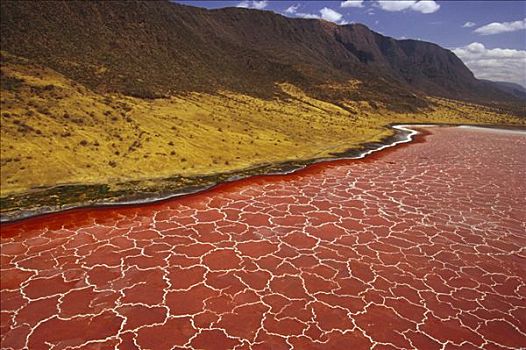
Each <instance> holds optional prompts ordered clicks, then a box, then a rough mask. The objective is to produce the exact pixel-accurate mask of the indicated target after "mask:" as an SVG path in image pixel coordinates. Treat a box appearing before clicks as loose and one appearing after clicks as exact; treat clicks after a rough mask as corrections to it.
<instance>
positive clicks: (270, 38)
mask: <svg viewBox="0 0 526 350" xmlns="http://www.w3.org/2000/svg"><path fill="white" fill-rule="evenodd" d="M58 13H60V14H61V15H60V16H57V15H56V14H58ZM28 23H30V24H31V25H28ZM1 31H2V39H1V45H2V49H3V50H6V51H8V52H10V53H12V54H15V55H18V56H22V57H26V58H29V59H31V60H32V61H34V62H35V63H38V64H42V65H45V66H47V67H50V68H52V69H54V70H56V71H57V72H59V73H61V74H64V75H65V76H66V77H68V78H70V79H72V80H75V81H78V82H80V83H82V84H84V85H86V86H87V87H89V88H91V89H95V90H97V91H99V92H120V93H124V94H128V95H133V96H137V97H156V96H157V97H160V96H167V95H170V94H174V93H181V92H188V91H192V92H215V91H217V90H218V89H227V90H230V91H235V92H239V93H245V94H251V95H257V96H260V97H267V98H268V97H272V96H273V94H275V93H277V92H279V89H277V88H276V85H275V84H276V83H280V82H289V83H293V84H296V85H299V86H301V87H303V88H305V89H308V90H310V91H311V92H312V93H313V94H315V95H320V96H323V97H324V98H331V99H338V98H340V97H341V96H334V95H331V94H328V93H327V91H325V90H324V89H322V88H321V87H320V84H323V83H326V82H327V81H330V82H338V83H345V82H346V81H348V80H349V79H359V80H361V81H362V82H363V86H362V89H361V91H360V92H359V96H356V93H354V95H353V94H351V93H350V91H346V92H345V97H346V98H351V99H352V98H356V97H360V98H362V99H368V100H374V101H386V102H387V101H388V102H389V103H390V104H391V105H392V106H393V108H402V109H403V108H405V109H408V108H409V109H411V107H412V106H414V105H415V100H414V99H413V98H411V97H412V96H413V94H414V93H417V94H419V93H425V94H427V95H434V96H442V97H448V98H456V99H470V100H487V99H489V100H495V99H497V100H499V99H500V100H502V99H513V96H510V95H507V94H505V93H504V92H502V91H500V90H498V89H495V88H493V87H491V86H489V85H487V84H485V83H483V82H480V81H478V80H477V79H475V78H474V76H473V74H472V73H471V72H470V71H469V69H468V68H467V67H466V66H465V65H464V64H463V63H462V62H461V61H460V59H458V58H457V57H456V56H455V55H454V54H453V53H452V52H450V51H449V50H445V49H443V48H441V47H439V46H437V45H435V44H432V43H427V42H422V41H416V40H395V39H393V38H389V37H385V36H383V35H380V34H378V33H375V32H373V31H371V30H369V29H368V28H367V27H365V26H363V25H360V24H351V25H344V26H338V25H336V24H333V23H330V22H325V21H320V20H315V19H291V18H287V17H283V16H281V15H278V14H275V13H272V12H269V11H255V10H248V9H240V8H226V9H219V10H206V9H201V8H196V7H190V6H183V5H179V4H174V3H170V2H168V1H151V2H146V1H145V2H119V1H107V2H91V1H60V2H59V1H51V2H31V1H27V2H25V1H24V2H21V1H2V3H1ZM419 102H421V103H423V102H422V101H421V100H420V99H419Z"/></svg>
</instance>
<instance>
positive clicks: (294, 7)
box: [285, 4, 300, 14]
mask: <svg viewBox="0 0 526 350" xmlns="http://www.w3.org/2000/svg"><path fill="white" fill-rule="evenodd" d="M299 8H300V5H299V4H296V5H290V6H289V7H287V9H286V10H285V13H289V14H294V13H296V11H298V9H299Z"/></svg>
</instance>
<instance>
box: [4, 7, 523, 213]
mask: <svg viewBox="0 0 526 350" xmlns="http://www.w3.org/2000/svg"><path fill="white" fill-rule="evenodd" d="M0 9H1V45H2V53H1V57H0V59H1V119H0V120H1V130H0V132H1V135H0V136H1V154H0V165H1V170H2V171H1V195H0V197H1V198H0V206H1V211H2V217H4V216H5V215H9V216H10V217H12V216H13V215H14V217H16V216H17V215H18V214H17V213H18V212H19V211H20V210H21V209H22V210H28V209H31V208H33V209H35V208H36V209H35V210H48V209H49V208H55V209H56V208H58V207H61V206H63V205H70V206H71V205H81V204H86V203H100V202H104V201H108V200H109V201H112V200H116V201H126V200H127V199H129V198H130V197H133V196H135V195H137V196H139V197H141V198H143V197H148V196H150V197H155V196H158V195H160V194H161V193H162V194H163V195H165V194H170V193H174V192H177V191H183V190H185V189H188V188H191V187H195V186H204V185H210V184H213V183H215V182H217V181H221V180H224V179H225V178H227V177H230V176H233V175H235V174H243V175H247V174H253V173H261V172H266V171H268V170H269V169H271V168H273V167H274V165H275V164H290V163H291V162H292V163H294V164H296V165H297V164H304V163H308V162H309V161H310V160H313V159H318V158H324V157H334V156H335V154H337V153H341V152H345V151H346V150H348V149H351V148H353V149H357V148H361V147H363V146H364V145H365V144H367V143H369V142H381V141H383V140H385V139H386V138H388V137H390V136H392V135H393V130H392V129H390V128H389V127H388V126H389V125H390V124H392V123H424V122H425V123H468V124H492V125H493V124H499V125H512V126H524V125H525V119H524V118H521V117H518V116H517V115H516V114H513V113H510V110H511V108H512V107H513V106H517V104H515V102H514V101H513V97H512V96H510V95H507V94H506V93H505V92H504V91H500V90H499V91H500V92H495V91H493V90H491V89H492V88H491V86H490V84H488V83H487V82H482V81H478V80H476V79H475V78H474V77H473V74H472V73H471V72H470V71H469V70H468V69H467V68H466V67H465V66H464V65H463V63H462V62H461V61H460V60H459V59H458V58H457V57H456V56H455V55H454V54H453V53H451V52H450V51H448V50H445V49H442V48H440V47H439V46H437V45H434V44H430V43H424V42H418V41H412V40H402V41H397V40H394V39H392V38H388V37H385V36H382V35H380V34H377V33H374V32H372V31H370V30H369V29H367V28H366V27H365V26H362V25H346V26H336V25H334V24H332V23H328V22H325V21H320V20H303V19H289V18H285V17H283V16H280V15H276V14H274V13H270V12H266V11H255V10H246V9H233V8H231V9H222V10H214V11H210V10H204V9H199V8H194V7H188V6H181V5H177V4H172V3H169V2H164V1H161V2H126V3H124V2H118V1H111V2H76V1H75V2H66V1H64V2H9V1H2V2H0ZM57 13H60V14H61V15H60V16H57V15H56V14H57ZM488 86H490V88H488ZM485 96H486V97H485ZM453 98H455V99H453ZM480 98H485V101H486V102H492V101H493V102H492V104H490V105H485V106H481V105H479V104H476V103H474V102H473V100H477V99H480ZM459 99H464V100H471V102H467V101H459ZM497 103H498V104H497ZM519 106H520V105H519ZM520 108H521V107H518V109H517V110H519V111H520ZM280 166H281V165H280ZM278 167H279V166H278ZM57 186H58V187H57ZM139 194H140V195H139ZM39 208H40V209H39ZM41 208H48V209H41ZM13 213H14V214H13Z"/></svg>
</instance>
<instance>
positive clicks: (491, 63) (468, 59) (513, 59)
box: [453, 42, 526, 86]
mask: <svg viewBox="0 0 526 350" xmlns="http://www.w3.org/2000/svg"><path fill="white" fill-rule="evenodd" d="M453 52H454V53H455V55H457V56H458V57H459V58H460V59H461V60H462V61H463V62H464V63H465V64H466V66H468V68H469V69H471V71H472V72H473V73H474V74H475V76H476V77H477V78H480V79H489V80H495V81H508V82H513V83H518V84H521V85H522V86H526V50H514V49H499V48H496V49H488V48H486V47H485V46H484V45H483V44H481V43H477V42H475V43H471V44H469V45H467V46H464V47H459V48H456V49H454V50H453Z"/></svg>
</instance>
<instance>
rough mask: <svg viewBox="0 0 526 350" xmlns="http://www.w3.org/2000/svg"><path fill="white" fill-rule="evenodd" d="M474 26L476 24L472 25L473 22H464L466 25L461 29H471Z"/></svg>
mask: <svg viewBox="0 0 526 350" xmlns="http://www.w3.org/2000/svg"><path fill="white" fill-rule="evenodd" d="M475 25H476V23H474V22H466V23H464V25H463V26H462V28H471V27H474V26H475Z"/></svg>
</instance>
